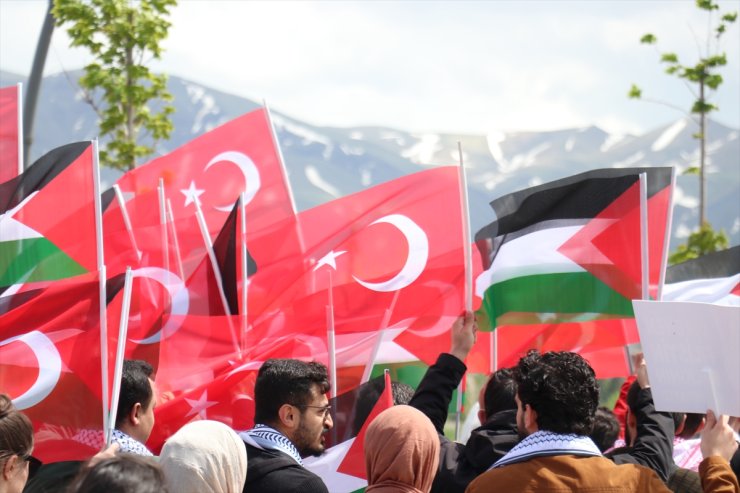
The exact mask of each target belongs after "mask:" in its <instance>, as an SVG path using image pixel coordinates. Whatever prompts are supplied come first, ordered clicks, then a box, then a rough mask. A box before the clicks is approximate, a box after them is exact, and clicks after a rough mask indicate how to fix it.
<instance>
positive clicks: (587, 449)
mask: <svg viewBox="0 0 740 493" xmlns="http://www.w3.org/2000/svg"><path fill="white" fill-rule="evenodd" d="M476 330H477V328H476V323H475V319H474V316H473V314H472V313H465V314H464V315H463V316H461V317H460V318H459V319H458V320H457V321H456V322H455V323H454V324H453V327H452V346H451V349H450V352H449V353H442V354H440V355H439V358H438V359H437V361H436V363H435V364H434V365H432V366H431V367H429V369H428V370H427V372H426V374H425V376H424V378H423V379H422V381H421V382H420V384H419V386H418V388H417V389H416V391H415V392H414V393H413V395H411V394H410V393H406V394H405V395H406V397H405V398H404V397H403V395H402V393H403V392H405V390H406V389H404V388H402V387H398V390H399V392H400V394H399V395H397V396H395V399H394V403H395V404H396V405H394V406H392V407H390V408H388V409H386V410H385V411H383V412H381V413H380V414H378V415H377V416H376V417H375V419H374V420H373V421H372V422H371V423H370V425H369V426H368V427H367V429H366V433H365V438H364V440H365V441H364V455H365V469H366V472H367V479H368V486H367V488H366V491H367V492H368V493H390V492H401V493H407V492H408V493H410V492H414V493H418V492H424V493H428V492H440V493H441V492H452V493H454V492H468V493H482V492H489V491H502V492H529V491H532V492H534V491H581V492H586V491H588V492H595V491H604V492H605V491H609V492H627V491H638V492H643V491H658V492H664V491H665V492H668V491H677V492H691V491H703V492H716V493H724V492H740V486H738V474H739V473H740V452H738V441H740V439H739V438H738V434H737V432H738V420H733V421H732V422H731V421H730V419H729V418H728V417H726V416H715V415H714V414H713V413H712V412H711V411H708V412H707V413H706V416H705V418H704V419H703V420H702V419H698V420H697V419H696V417H695V416H691V415H686V414H682V413H664V412H658V411H657V410H656V409H655V406H654V404H653V399H652V393H651V388H650V382H649V378H648V372H647V368H646V366H645V364H644V362H643V363H642V364H640V365H639V367H638V370H637V372H636V378H635V379H634V381H632V380H628V381H627V382H626V386H625V392H624V399H622V400H621V401H620V402H621V404H622V409H621V410H620V409H617V410H616V412H613V411H612V410H610V409H605V408H602V409H600V408H599V407H598V405H599V388H598V385H597V381H596V378H595V375H594V371H593V369H592V368H591V367H590V366H589V364H588V363H587V362H586V360H584V359H583V358H582V357H581V356H579V355H577V354H575V353H570V352H548V353H544V354H540V353H538V352H537V351H531V352H529V353H528V354H526V355H525V356H524V357H522V358H521V359H520V361H519V362H518V364H517V365H516V366H515V367H513V368H507V369H501V370H498V371H496V372H494V373H493V374H492V375H491V376H490V377H489V379H488V381H487V383H486V385H485V386H484V388H483V389H482V390H481V393H480V398H479V406H480V410H479V412H478V418H479V420H480V424H481V425H480V427H478V428H476V429H475V430H473V432H472V433H471V435H470V438H469V439H468V440H467V442H466V443H458V442H455V441H452V440H449V439H448V438H447V437H446V436H445V435H444V433H443V427H444V423H445V421H446V419H447V412H448V409H449V404H450V401H451V399H452V395H453V391H454V390H455V389H456V388H457V386H458V385H459V383H460V381H461V379H462V377H463V375H464V373H465V371H466V367H465V364H464V361H465V359H466V357H467V355H468V353H469V352H470V350H471V349H472V347H473V344H474V342H475V339H476ZM395 389H396V387H394V390H395ZM329 390H330V387H329V378H328V374H327V369H326V367H325V366H323V365H322V364H320V363H315V362H312V363H306V362H302V361H298V360H291V359H274V360H268V361H266V362H265V363H264V364H263V365H262V367H261V368H260V370H259V372H258V375H257V380H256V384H255V392H254V401H255V417H254V421H255V424H254V427H253V428H252V429H250V430H246V431H241V432H239V433H237V432H236V431H234V430H232V429H231V428H229V427H228V426H226V425H224V424H222V423H219V422H215V421H209V420H201V421H192V422H190V423H188V424H187V425H185V426H183V427H182V428H181V429H180V430H178V431H177V432H176V433H175V434H173V435H172V436H171V437H170V438H169V439H168V440H167V441H166V443H165V444H164V447H163V448H162V450H161V453H160V455H159V457H158V458H155V457H152V454H151V452H150V451H149V450H148V449H147V448H146V445H145V443H146V441H147V439H148V438H149V435H150V433H151V431H152V428H153V426H154V407H155V405H156V387H155V384H154V380H153V369H152V367H151V366H150V365H149V364H147V363H145V362H143V361H126V362H125V363H124V367H123V376H122V385H121V396H120V400H119V405H118V408H117V419H116V423H115V425H116V430H115V432H114V433H113V438H112V445H111V446H110V447H109V448H107V449H105V450H103V451H102V452H100V453H99V454H97V455H96V456H95V457H93V458H92V459H90V460H89V461H87V462H86V463H75V464H61V463H56V464H44V465H40V464H39V463H38V461H36V460H35V459H34V458H33V455H32V453H33V426H32V424H31V422H30V421H29V419H28V418H27V417H26V416H25V415H24V414H23V413H22V412H20V411H18V410H16V409H15V408H14V406H13V404H12V401H11V400H10V398H9V397H8V396H6V395H2V394H0V468H1V469H2V474H1V475H0V493H20V492H22V491H27V492H36V493H38V492H45V491H62V492H68V493H82V492H84V493H88V492H106V493H119V492H121V493H123V492H127V493H128V492H131V493H149V492H152V493H154V492H170V493H196V492H197V493H239V492H242V491H243V492H245V493H260V492H263V493H283V492H285V493H292V492H295V493H324V492H328V491H329V489H328V488H327V486H326V484H325V483H324V481H323V480H322V478H321V477H319V476H317V475H316V474H314V473H313V472H311V471H310V470H309V469H308V468H306V467H305V466H304V462H303V460H304V459H305V458H307V457H310V456H320V455H322V454H323V453H324V451H325V448H326V443H327V442H326V434H327V432H328V431H329V430H331V429H332V427H333V426H334V421H333V419H334V418H333V416H332V409H331V406H330V405H329V400H328V398H327V392H328V391H329ZM620 417H621V418H622V419H623V429H624V439H623V440H622V441H619V440H618V437H619V436H620V429H621V428H622V427H621V426H620ZM731 423H732V424H731ZM700 429H701V430H700ZM699 430H700V431H699ZM674 444H675V445H676V446H675V449H674ZM697 450H698V452H696V453H694V455H695V456H696V455H698V456H699V457H700V458H699V460H695V461H694V462H693V463H691V462H690V461H688V459H686V457H685V456H686V454H687V451H697ZM677 452H678V454H677ZM692 453H693V452H692ZM689 455H690V454H689ZM674 456H675V457H676V458H674ZM679 458H680V460H679ZM677 460H678V462H677ZM39 466H40V467H39ZM29 476H32V478H31V479H30V480H29Z"/></svg>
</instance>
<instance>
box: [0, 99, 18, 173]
mask: <svg viewBox="0 0 740 493" xmlns="http://www.w3.org/2000/svg"><path fill="white" fill-rule="evenodd" d="M20 111H21V102H20V89H19V86H9V87H0V183H3V182H6V181H8V180H10V179H12V178H15V177H16V176H18V171H19V166H18V163H19V161H20V159H21V157H20V152H19V145H18V144H19V143H20V142H21V133H22V129H21V128H19V127H18V121H19V118H18V116H19V113H20ZM21 164H22V163H21Z"/></svg>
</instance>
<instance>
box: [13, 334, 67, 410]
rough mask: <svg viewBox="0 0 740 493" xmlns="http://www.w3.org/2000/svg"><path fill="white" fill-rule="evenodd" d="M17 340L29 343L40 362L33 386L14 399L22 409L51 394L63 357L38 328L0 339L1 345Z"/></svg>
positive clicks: (57, 378)
mask: <svg viewBox="0 0 740 493" xmlns="http://www.w3.org/2000/svg"><path fill="white" fill-rule="evenodd" d="M15 341H18V342H22V343H24V344H25V345H27V346H28V347H29V348H30V349H31V351H33V354H34V356H36V359H37V360H38V363H39V376H38V377H37V378H36V381H35V382H34V383H33V385H31V388H29V389H28V390H26V391H25V392H24V393H22V394H21V395H19V396H18V397H16V398H14V399H13V404H14V405H15V407H17V408H18V409H21V410H22V409H28V408H29V407H33V406H35V405H36V404H38V403H39V402H41V401H43V400H44V399H46V397H47V396H48V395H49V394H51V391H52V390H54V387H55V386H56V384H57V382H58V381H59V376H60V375H61V373H62V358H61V356H60V355H59V351H58V350H57V348H56V346H55V345H54V343H53V342H51V340H50V339H49V338H48V337H46V335H45V334H43V333H41V332H39V331H37V330H32V331H31V332H28V333H26V334H22V335H19V336H15V337H11V338H9V339H5V340H4V341H0V346H5V345H7V344H10V343H11V342H15Z"/></svg>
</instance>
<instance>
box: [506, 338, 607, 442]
mask: <svg viewBox="0 0 740 493" xmlns="http://www.w3.org/2000/svg"><path fill="white" fill-rule="evenodd" d="M514 380H515V381H516V385H517V395H518V396H519V400H520V401H521V403H522V407H523V406H524V405H525V404H529V405H530V406H531V407H532V409H534V410H535V411H536V412H537V426H538V428H539V429H540V430H547V431H552V432H555V433H564V434H565V433H575V434H576V435H584V436H588V435H590V434H591V430H592V429H593V425H594V415H595V414H596V408H597V407H598V405H599V387H598V385H597V384H596V376H595V374H594V370H593V368H591V366H589V364H588V363H587V362H586V360H585V359H583V358H582V357H581V356H579V355H578V354H576V353H569V352H566V351H559V352H548V353H545V354H540V353H538V352H537V351H536V350H532V351H530V352H529V353H527V355H526V356H524V357H523V358H522V359H520V360H519V363H518V364H517V366H516V367H515V368H514Z"/></svg>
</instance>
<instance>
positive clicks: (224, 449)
mask: <svg viewBox="0 0 740 493" xmlns="http://www.w3.org/2000/svg"><path fill="white" fill-rule="evenodd" d="M159 458H160V460H159V463H160V465H161V466H162V469H163V470H164V476H165V479H166V481H167V485H168V487H169V489H170V491H177V492H178V493H241V491H242V489H243V488H244V482H245V481H246V479H247V449H246V447H245V446H244V442H243V441H242V440H241V439H240V438H239V436H238V435H237V434H236V433H235V432H234V430H232V429H231V428H229V427H228V426H226V425H225V424H223V423H219V422H217V421H193V422H192V423H188V424H186V425H185V426H183V427H182V428H180V430H179V431H178V432H177V433H175V434H174V435H172V436H171V437H170V438H169V439H168V440H167V442H166V443H165V444H164V447H162V453H161V454H160V456H159Z"/></svg>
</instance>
